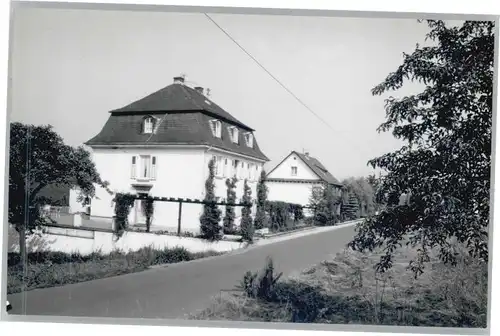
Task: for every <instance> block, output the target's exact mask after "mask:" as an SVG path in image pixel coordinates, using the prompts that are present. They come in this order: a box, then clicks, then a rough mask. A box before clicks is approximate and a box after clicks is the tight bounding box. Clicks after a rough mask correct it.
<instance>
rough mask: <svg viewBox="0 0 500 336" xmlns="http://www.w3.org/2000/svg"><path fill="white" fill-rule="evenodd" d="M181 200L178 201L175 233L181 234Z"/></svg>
mask: <svg viewBox="0 0 500 336" xmlns="http://www.w3.org/2000/svg"><path fill="white" fill-rule="evenodd" d="M181 218H182V201H180V202H179V218H177V235H178V236H180V235H181Z"/></svg>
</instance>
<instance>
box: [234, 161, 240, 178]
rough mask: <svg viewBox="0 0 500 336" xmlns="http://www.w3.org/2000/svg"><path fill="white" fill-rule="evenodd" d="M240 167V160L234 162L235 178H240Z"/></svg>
mask: <svg viewBox="0 0 500 336" xmlns="http://www.w3.org/2000/svg"><path fill="white" fill-rule="evenodd" d="M239 167H240V161H239V160H234V161H233V174H234V176H236V177H237V178H239V177H240V174H239V170H240V169H239Z"/></svg>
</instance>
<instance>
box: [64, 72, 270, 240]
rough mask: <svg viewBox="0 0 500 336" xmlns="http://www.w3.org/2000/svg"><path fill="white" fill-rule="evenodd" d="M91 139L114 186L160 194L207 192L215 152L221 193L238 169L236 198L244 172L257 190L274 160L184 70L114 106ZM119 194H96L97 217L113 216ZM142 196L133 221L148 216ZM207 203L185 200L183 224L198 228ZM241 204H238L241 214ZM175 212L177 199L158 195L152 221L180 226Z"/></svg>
mask: <svg viewBox="0 0 500 336" xmlns="http://www.w3.org/2000/svg"><path fill="white" fill-rule="evenodd" d="M86 145H87V146H89V147H90V148H91V152H92V157H93V160H94V162H95V164H96V167H97V169H98V171H99V173H100V175H101V177H102V179H103V180H105V181H108V182H109V183H110V186H109V188H110V189H111V190H112V191H113V192H115V193H116V192H129V193H134V194H147V195H151V196H159V197H173V198H191V199H203V197H204V193H205V181H206V179H207V176H208V163H209V161H210V159H212V158H215V159H216V182H215V184H216V191H215V192H216V196H217V197H220V199H225V198H226V192H227V189H226V185H225V180H226V179H227V178H229V177H232V176H233V175H236V176H237V177H238V180H239V181H238V183H237V188H236V194H237V197H238V198H240V197H241V196H242V192H243V181H244V179H248V181H249V184H250V186H251V188H252V196H255V195H256V185H257V181H258V178H259V174H260V172H261V170H262V167H263V165H264V163H266V162H267V161H269V159H268V158H267V157H266V156H265V155H264V153H263V152H262V151H261V150H260V148H259V146H258V144H257V140H256V139H255V136H254V130H253V129H252V128H250V127H249V126H247V125H245V124H243V123H242V122H241V121H239V120H237V119H236V118H234V117H233V116H232V115H231V114H229V113H228V112H226V111H225V110H223V109H222V108H221V107H219V106H218V105H217V104H215V103H214V102H213V101H212V100H211V99H209V98H208V97H207V96H206V95H205V94H204V92H203V88H201V87H195V88H191V87H189V86H188V85H186V84H185V83H184V78H183V77H175V78H174V83H173V84H171V85H169V86H167V87H165V88H163V89H161V90H159V91H157V92H154V93H152V94H150V95H148V96H146V97H144V98H142V99H139V100H137V101H135V102H133V103H131V104H129V105H127V106H125V107H122V108H119V109H116V110H113V111H111V112H110V116H109V118H108V120H107V122H106V124H105V125H104V127H103V128H102V130H101V131H100V133H99V134H97V135H96V136H95V137H93V138H92V139H90V140H89V141H87V142H86ZM77 195H78V191H76V190H75V191H72V192H71V195H70V206H71V208H72V209H73V211H78V210H80V207H81V206H79V204H78V203H77V201H76V199H77ZM113 197H114V195H110V194H109V193H108V192H107V191H105V190H103V189H99V190H98V191H97V192H96V197H95V198H94V199H92V200H91V205H90V216H91V218H104V219H111V218H112V216H114V204H113V202H112V200H113ZM142 202H143V201H136V204H135V206H134V208H133V209H132V211H131V214H130V218H129V221H130V223H132V224H143V223H145V216H144V214H143V211H142V208H141V207H142V205H143V203H142ZM202 207H203V206H202V205H200V204H187V203H184V204H183V207H182V224H181V226H182V228H181V229H182V230H183V231H191V232H197V231H198V230H199V216H200V215H201V213H202ZM222 209H223V208H222ZM240 210H241V209H239V208H237V209H236V213H237V216H238V215H239V214H240ZM223 214H224V212H223ZM177 218H178V204H177V203H167V202H155V208H154V215H153V222H152V226H153V227H157V228H161V229H164V230H175V229H176V228H177Z"/></svg>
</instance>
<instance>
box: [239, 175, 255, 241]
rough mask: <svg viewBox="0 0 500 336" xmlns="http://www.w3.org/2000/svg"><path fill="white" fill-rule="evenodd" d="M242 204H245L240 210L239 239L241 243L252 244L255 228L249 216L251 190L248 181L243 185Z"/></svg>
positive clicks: (250, 211)
mask: <svg viewBox="0 0 500 336" xmlns="http://www.w3.org/2000/svg"><path fill="white" fill-rule="evenodd" d="M242 203H245V204H247V205H245V206H244V207H243V209H241V224H240V230H241V238H242V240H243V241H246V242H249V243H252V242H253V235H254V233H255V228H254V226H253V220H252V217H251V216H250V215H251V213H252V189H250V186H249V185H248V181H247V180H246V179H245V182H244V184H243V198H242Z"/></svg>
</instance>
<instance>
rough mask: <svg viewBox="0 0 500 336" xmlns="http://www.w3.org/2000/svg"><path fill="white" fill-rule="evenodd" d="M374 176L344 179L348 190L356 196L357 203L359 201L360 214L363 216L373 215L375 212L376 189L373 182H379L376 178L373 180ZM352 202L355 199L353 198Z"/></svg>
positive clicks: (343, 182)
mask: <svg viewBox="0 0 500 336" xmlns="http://www.w3.org/2000/svg"><path fill="white" fill-rule="evenodd" d="M372 178H373V177H372ZM372 178H370V177H368V178H365V177H358V178H354V177H350V178H348V179H345V180H344V181H342V184H343V185H344V186H345V187H346V190H347V191H348V192H350V193H351V194H354V195H355V196H356V198H357V203H359V215H360V216H361V217H366V216H371V215H373V214H374V213H375V209H376V205H375V189H374V187H373V186H372V184H371V183H375V184H376V183H377V182H376V180H372ZM370 182H371V183H370ZM349 196H351V195H349ZM352 202H355V201H354V200H352Z"/></svg>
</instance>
